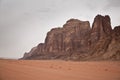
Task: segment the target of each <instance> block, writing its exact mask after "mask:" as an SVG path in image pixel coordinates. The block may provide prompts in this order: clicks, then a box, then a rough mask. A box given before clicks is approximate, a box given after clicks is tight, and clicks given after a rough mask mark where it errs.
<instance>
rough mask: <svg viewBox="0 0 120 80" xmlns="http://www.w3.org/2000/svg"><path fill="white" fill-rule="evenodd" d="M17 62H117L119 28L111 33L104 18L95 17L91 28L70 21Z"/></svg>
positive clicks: (55, 29) (119, 37) (118, 58)
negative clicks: (27, 60) (53, 60)
mask: <svg viewBox="0 0 120 80" xmlns="http://www.w3.org/2000/svg"><path fill="white" fill-rule="evenodd" d="M21 59H64V60H120V26H116V27H115V28H114V29H112V28H111V20H110V17H109V16H108V15H106V16H102V15H97V16H96V17H95V19H94V22H93V25H92V28H91V27H90V23H89V21H81V20H78V19H70V20H68V21H67V22H66V23H65V24H64V25H63V27H59V28H53V29H51V31H49V32H48V33H47V36H46V39H45V42H44V43H40V44H39V45H38V46H36V47H34V48H32V49H31V51H30V52H28V53H25V54H24V56H23V58H21Z"/></svg>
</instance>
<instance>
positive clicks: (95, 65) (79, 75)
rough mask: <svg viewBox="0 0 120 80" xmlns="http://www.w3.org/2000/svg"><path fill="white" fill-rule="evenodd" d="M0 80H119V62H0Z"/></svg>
mask: <svg viewBox="0 0 120 80" xmlns="http://www.w3.org/2000/svg"><path fill="white" fill-rule="evenodd" d="M0 80H120V62H119V61H101V62H95V61H94V62H73V61H60V60H0Z"/></svg>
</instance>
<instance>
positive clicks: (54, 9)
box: [0, 0, 120, 58]
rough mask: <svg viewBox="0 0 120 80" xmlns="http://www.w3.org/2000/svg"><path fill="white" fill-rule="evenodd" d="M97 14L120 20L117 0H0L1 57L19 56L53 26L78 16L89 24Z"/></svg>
mask: <svg viewBox="0 0 120 80" xmlns="http://www.w3.org/2000/svg"><path fill="white" fill-rule="evenodd" d="M97 14H102V15H106V14H107V15H110V16H111V19H112V21H111V22H112V27H114V26H117V25H119V24H120V0H0V57H6V58H20V57H22V56H23V54H24V53H25V52H28V51H30V49H31V48H32V47H34V46H36V45H38V44H39V43H41V42H44V39H45V37H46V33H47V32H48V31H49V30H50V29H51V28H53V27H60V26H62V25H63V24H64V23H65V22H66V21H67V20H68V19H70V18H77V19H80V20H83V21H86V20H88V21H90V23H91V24H92V22H93V19H94V17H95V16H96V15H97Z"/></svg>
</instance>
